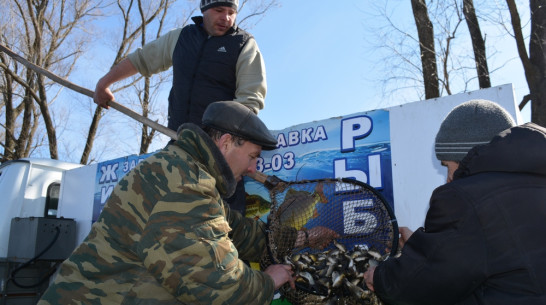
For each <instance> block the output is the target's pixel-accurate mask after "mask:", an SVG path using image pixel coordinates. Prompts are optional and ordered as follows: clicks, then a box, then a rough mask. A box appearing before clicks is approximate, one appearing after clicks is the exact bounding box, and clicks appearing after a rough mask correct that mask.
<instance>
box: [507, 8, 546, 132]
mask: <svg viewBox="0 0 546 305" xmlns="http://www.w3.org/2000/svg"><path fill="white" fill-rule="evenodd" d="M506 3H507V4H508V9H509V11H510V17H511V19H512V28H513V30H514V38H515V39H516V45H517V48H518V54H519V58H520V60H521V63H522V65H523V70H524V71H525V79H526V80H527V86H528V87H529V96H526V97H525V98H524V101H522V103H521V104H520V109H522V108H523V107H525V104H526V103H527V101H531V122H533V123H536V124H539V125H541V126H546V80H545V75H546V60H545V57H546V52H545V51H544V50H545V48H546V32H545V29H544V27H545V26H546V4H545V1H544V0H531V1H530V2H529V6H530V12H531V38H530V41H529V52H530V54H531V55H530V56H528V55H527V50H526V49H525V40H524V38H523V33H522V31H521V21H520V18H519V13H518V9H517V6H516V3H515V1H514V0H506Z"/></svg>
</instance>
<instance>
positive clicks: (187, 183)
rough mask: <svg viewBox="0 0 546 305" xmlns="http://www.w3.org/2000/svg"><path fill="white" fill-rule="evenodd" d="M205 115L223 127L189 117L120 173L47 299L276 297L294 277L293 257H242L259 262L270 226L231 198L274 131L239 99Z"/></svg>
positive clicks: (250, 300) (229, 300) (227, 300)
mask: <svg viewBox="0 0 546 305" xmlns="http://www.w3.org/2000/svg"><path fill="white" fill-rule="evenodd" d="M203 123H204V125H206V126H208V127H211V128H212V129H213V130H216V131H217V136H209V135H207V133H205V132H204V131H203V130H202V129H201V128H199V127H198V126H197V125H194V124H192V123H187V124H183V125H182V126H181V128H180V129H179V130H178V140H177V141H175V142H174V143H173V144H169V145H167V146H166V147H165V148H164V149H163V150H161V151H159V152H157V153H155V154H154V155H152V156H151V157H149V158H147V159H146V160H144V161H143V162H141V163H140V164H139V165H138V166H137V167H135V168H134V169H133V170H132V171H131V172H129V173H128V174H127V175H126V176H125V177H124V178H123V179H122V180H120V182H119V183H118V185H117V186H116V188H115V189H114V191H113V193H112V195H111V196H110V198H109V200H108V202H107V204H106V206H105V208H104V209H103V211H102V213H101V215H100V217H99V219H98V220H97V222H96V223H95V224H93V227H92V229H91V232H90V234H89V235H88V236H87V238H86V239H85V240H84V241H83V243H82V244H81V245H80V246H79V247H78V248H77V249H76V250H75V251H74V253H73V254H72V255H71V256H70V257H69V258H68V259H67V260H66V261H65V262H63V264H62V266H61V267H60V270H59V272H58V275H57V277H56V280H55V283H54V284H53V285H51V286H50V287H49V289H48V290H47V291H46V293H45V294H44V295H43V297H42V299H41V300H40V302H39V303H38V304H40V305H45V304H231V305H234V304H269V303H270V302H271V300H272V298H273V293H274V290H275V289H277V288H279V287H280V286H281V285H283V284H284V283H286V282H290V284H291V285H292V286H293V284H294V279H293V276H292V271H291V269H290V267H289V266H287V265H272V266H270V267H268V268H267V269H266V270H265V271H263V272H262V271H258V270H253V269H251V268H249V267H248V266H247V265H246V264H244V263H243V262H242V261H241V259H248V260H252V261H259V258H260V255H261V254H262V253H263V250H264V246H265V234H264V232H265V231H264V230H265V228H264V225H263V223H260V222H256V221H254V220H252V219H249V218H245V217H242V216H241V214H240V213H238V212H235V211H231V212H230V210H229V208H226V207H225V206H224V203H223V201H222V198H226V197H229V196H230V195H231V194H232V193H233V191H234V189H235V185H236V183H237V180H240V179H241V176H242V175H244V174H246V173H248V172H252V171H255V170H256V169H255V168H256V158H257V157H258V156H259V154H260V152H261V149H262V148H263V149H273V148H275V146H276V140H275V138H274V137H273V136H272V135H271V134H270V133H269V131H268V130H267V128H266V127H265V125H264V124H263V122H261V121H260V120H259V119H258V117H257V116H256V115H255V114H254V113H253V112H252V111H250V110H249V109H248V108H247V107H245V106H243V105H241V104H238V103H232V102H216V103H213V104H211V106H209V108H207V111H206V112H205V115H204V117H203ZM226 132H227V133H226ZM209 134H211V133H209ZM248 147H250V150H248V149H247V148H248ZM245 149H247V150H245ZM228 233H229V234H230V236H228ZM230 237H231V238H230Z"/></svg>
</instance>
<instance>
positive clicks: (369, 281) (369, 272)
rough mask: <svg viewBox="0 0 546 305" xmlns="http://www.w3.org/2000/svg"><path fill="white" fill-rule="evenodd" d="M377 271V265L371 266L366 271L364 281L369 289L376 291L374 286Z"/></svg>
mask: <svg viewBox="0 0 546 305" xmlns="http://www.w3.org/2000/svg"><path fill="white" fill-rule="evenodd" d="M374 273H375V266H371V267H370V268H368V270H366V272H364V281H365V282H366V286H368V289H370V290H371V291H375V290H374V288H373V275H374Z"/></svg>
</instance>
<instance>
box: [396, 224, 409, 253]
mask: <svg viewBox="0 0 546 305" xmlns="http://www.w3.org/2000/svg"><path fill="white" fill-rule="evenodd" d="M398 232H400V238H398V248H399V249H402V248H403V247H404V245H405V244H406V242H407V241H408V239H409V238H410V237H411V234H413V231H412V230H410V229H409V228H408V227H400V228H398Z"/></svg>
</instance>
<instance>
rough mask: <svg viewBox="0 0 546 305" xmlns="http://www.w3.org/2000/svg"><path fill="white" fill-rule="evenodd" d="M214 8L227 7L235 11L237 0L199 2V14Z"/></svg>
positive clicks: (202, 0) (205, 0)
mask: <svg viewBox="0 0 546 305" xmlns="http://www.w3.org/2000/svg"><path fill="white" fill-rule="evenodd" d="M216 6H228V7H231V8H232V9H234V10H235V11H237V7H238V6H239V0H201V5H200V8H201V12H204V11H206V10H208V9H209V8H212V7H216Z"/></svg>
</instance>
